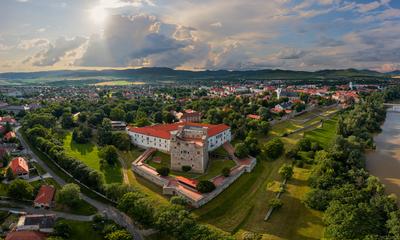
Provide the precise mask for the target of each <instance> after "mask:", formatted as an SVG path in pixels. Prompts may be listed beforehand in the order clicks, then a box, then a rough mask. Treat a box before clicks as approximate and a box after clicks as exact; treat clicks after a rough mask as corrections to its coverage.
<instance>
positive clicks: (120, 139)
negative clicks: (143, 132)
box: [112, 132, 131, 151]
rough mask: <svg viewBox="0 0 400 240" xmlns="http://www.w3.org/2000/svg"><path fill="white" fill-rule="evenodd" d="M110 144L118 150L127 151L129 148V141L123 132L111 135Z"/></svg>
mask: <svg viewBox="0 0 400 240" xmlns="http://www.w3.org/2000/svg"><path fill="white" fill-rule="evenodd" d="M112 144H113V145H114V146H116V147H117V148H118V149H119V150H122V151H127V150H129V149H130V147H131V139H130V137H129V135H128V134H127V133H125V132H116V133H113V135H112Z"/></svg>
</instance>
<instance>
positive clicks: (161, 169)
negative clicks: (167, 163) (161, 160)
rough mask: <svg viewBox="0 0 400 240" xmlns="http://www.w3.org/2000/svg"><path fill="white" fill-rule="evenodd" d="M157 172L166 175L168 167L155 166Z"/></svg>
mask: <svg viewBox="0 0 400 240" xmlns="http://www.w3.org/2000/svg"><path fill="white" fill-rule="evenodd" d="M157 172H158V174H160V175H161V176H163V177H166V176H168V175H169V168H167V167H159V168H157Z"/></svg>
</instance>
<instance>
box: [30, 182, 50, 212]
mask: <svg viewBox="0 0 400 240" xmlns="http://www.w3.org/2000/svg"><path fill="white" fill-rule="evenodd" d="M55 192H56V189H55V188H54V187H53V186H49V185H42V186H41V187H40V189H39V192H38V194H37V195H36V198H35V200H34V201H33V205H34V207H36V208H50V207H51V205H52V203H53V199H54V194H55Z"/></svg>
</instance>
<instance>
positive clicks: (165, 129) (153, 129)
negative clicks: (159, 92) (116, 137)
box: [129, 122, 229, 139]
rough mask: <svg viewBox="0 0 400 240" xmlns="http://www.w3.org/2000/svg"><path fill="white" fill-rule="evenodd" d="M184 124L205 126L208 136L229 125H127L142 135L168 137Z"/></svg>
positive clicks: (195, 124)
mask: <svg viewBox="0 0 400 240" xmlns="http://www.w3.org/2000/svg"><path fill="white" fill-rule="evenodd" d="M184 125H186V126H192V127H205V128H207V134H208V136H209V137H212V136H215V135H217V134H219V133H221V132H223V131H225V130H227V129H229V126H227V125H225V124H218V125H213V124H205V123H188V122H187V123H183V122H178V123H172V124H159V125H154V126H148V127H141V128H137V127H129V131H130V132H134V133H139V134H143V135H148V136H152V137H157V138H163V139H170V138H171V132H172V131H176V130H178V128H179V126H184Z"/></svg>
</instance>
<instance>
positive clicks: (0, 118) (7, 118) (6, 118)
mask: <svg viewBox="0 0 400 240" xmlns="http://www.w3.org/2000/svg"><path fill="white" fill-rule="evenodd" d="M0 122H3V123H6V122H8V123H11V124H12V123H16V122H17V121H16V120H15V119H14V118H12V117H0Z"/></svg>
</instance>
